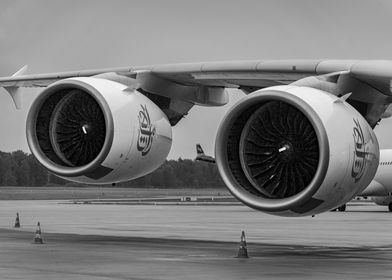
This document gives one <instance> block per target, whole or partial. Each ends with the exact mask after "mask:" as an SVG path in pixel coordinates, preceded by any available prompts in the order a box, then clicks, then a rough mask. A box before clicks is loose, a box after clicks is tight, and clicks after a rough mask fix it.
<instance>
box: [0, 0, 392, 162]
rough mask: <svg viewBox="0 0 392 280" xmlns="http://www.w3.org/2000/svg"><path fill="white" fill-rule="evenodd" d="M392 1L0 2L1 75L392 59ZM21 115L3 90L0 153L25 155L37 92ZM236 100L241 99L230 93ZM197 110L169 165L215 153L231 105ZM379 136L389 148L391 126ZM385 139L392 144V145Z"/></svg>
mask: <svg viewBox="0 0 392 280" xmlns="http://www.w3.org/2000/svg"><path fill="white" fill-rule="evenodd" d="M391 26H392V2H391V1H370V0H369V1H359V0H353V1H342V0H336V1H315V0H309V1H293V0H287V1H283V0H271V1H261V0H258V1H247V0H242V1H228V0H227V1H212V0H209V1H204V0H200V1H185V0H178V1H176V0H166V1H158V0H157V1H149V0H147V1H146V0H144V1H116V0H114V1H113V0H111V1H97V0H94V1H92V0H91V1H82V0H79V1H72V0H67V1H57V0H46V1H43V0H35V1H28V0H26V1H16V0H10V1H7V0H1V2H0V42H1V44H0V75H1V76H5V75H9V74H12V73H13V72H15V71H17V70H18V68H20V67H22V66H23V65H25V64H28V65H29V66H30V69H29V72H30V73H41V72H51V71H66V70H77V69H91V68H101V67H113V66H126V65H146V64H163V63H177V62H199V61H214V60H238V59H284V58H338V59H339V58H340V59H392V52H391V49H392V38H391V36H390V27H391ZM23 92H24V93H25V94H24V97H23V102H24V109H23V110H21V111H16V110H15V109H14V107H13V104H12V101H11V99H10V97H9V96H8V95H7V94H6V93H5V91H4V90H3V89H0V110H1V111H0V116H1V118H0V131H1V133H2V135H1V141H0V150H3V151H12V150H16V149H22V150H25V151H28V147H27V144H26V140H25V133H24V125H25V123H24V121H25V118H26V114H27V110H28V107H29V106H30V104H31V102H32V100H33V99H34V97H35V96H36V94H37V92H39V90H36V89H26V90H24V91H23ZM231 93H232V95H233V99H234V100H237V99H238V98H239V97H240V94H239V93H238V92H235V91H231ZM231 105H232V103H231V104H230V105H228V106H225V107H223V108H213V109H211V108H200V107H198V108H196V107H195V108H193V109H192V110H191V112H190V114H189V115H188V117H187V118H186V119H185V120H183V121H182V122H181V123H180V124H179V125H178V126H177V127H175V128H174V141H173V147H172V152H171V153H170V156H169V157H170V158H178V157H179V156H181V157H183V158H184V157H185V158H192V157H194V153H195V151H194V145H195V143H198V142H200V143H201V144H202V145H203V146H204V147H205V150H206V151H207V152H208V153H210V154H212V153H213V144H214V138H215V133H216V129H217V127H218V124H219V121H220V119H221V118H222V115H223V114H224V112H225V111H227V108H228V107H230V106H231ZM384 122H385V124H383V127H379V128H377V129H376V132H377V133H378V135H379V138H380V143H381V146H382V147H392V141H388V140H389V138H391V136H392V133H390V132H389V130H390V128H391V126H392V121H389V120H388V121H384ZM388 142H389V143H388Z"/></svg>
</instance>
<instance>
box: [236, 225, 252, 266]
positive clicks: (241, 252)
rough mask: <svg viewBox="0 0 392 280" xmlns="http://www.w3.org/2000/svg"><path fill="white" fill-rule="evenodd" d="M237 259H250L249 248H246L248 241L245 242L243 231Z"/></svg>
mask: <svg viewBox="0 0 392 280" xmlns="http://www.w3.org/2000/svg"><path fill="white" fill-rule="evenodd" d="M237 258H242V259H247V258H249V255H248V247H247V246H246V240H245V231H242V234H241V241H240V248H239V249H238V254H237Z"/></svg>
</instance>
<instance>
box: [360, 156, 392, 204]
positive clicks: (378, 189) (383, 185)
mask: <svg viewBox="0 0 392 280" xmlns="http://www.w3.org/2000/svg"><path fill="white" fill-rule="evenodd" d="M360 196H366V197H371V199H372V200H373V201H374V202H375V203H376V204H377V205H385V206H388V210H389V211H390V212H392V149H388V150H380V163H379V166H378V169H377V173H376V176H374V179H373V181H372V182H371V183H370V185H369V186H368V187H367V188H366V189H365V190H364V191H363V192H362V193H361V194H360Z"/></svg>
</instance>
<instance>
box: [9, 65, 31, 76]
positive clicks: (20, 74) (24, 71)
mask: <svg viewBox="0 0 392 280" xmlns="http://www.w3.org/2000/svg"><path fill="white" fill-rule="evenodd" d="M28 68H29V66H28V65H25V66H23V67H22V68H20V69H19V70H18V71H16V73H15V74H14V75H12V77H18V76H23V75H24V73H26V71H27V69H28Z"/></svg>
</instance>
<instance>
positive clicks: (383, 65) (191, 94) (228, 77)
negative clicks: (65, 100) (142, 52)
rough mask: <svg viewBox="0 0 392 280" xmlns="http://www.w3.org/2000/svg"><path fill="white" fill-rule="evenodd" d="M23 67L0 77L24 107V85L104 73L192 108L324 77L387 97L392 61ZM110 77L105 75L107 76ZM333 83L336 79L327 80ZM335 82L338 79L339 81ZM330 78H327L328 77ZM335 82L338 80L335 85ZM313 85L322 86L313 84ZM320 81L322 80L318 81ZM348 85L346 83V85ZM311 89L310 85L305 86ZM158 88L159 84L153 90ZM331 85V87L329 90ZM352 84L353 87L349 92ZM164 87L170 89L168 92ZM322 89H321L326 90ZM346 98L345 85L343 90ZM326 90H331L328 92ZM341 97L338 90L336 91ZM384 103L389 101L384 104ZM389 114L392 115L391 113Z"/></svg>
mask: <svg viewBox="0 0 392 280" xmlns="http://www.w3.org/2000/svg"><path fill="white" fill-rule="evenodd" d="M24 72H25V68H22V69H21V70H20V71H18V72H17V73H15V74H14V75H13V76H11V77H3V78H0V87H3V88H5V89H6V90H7V91H8V92H9V93H10V95H11V97H12V98H13V100H14V102H15V104H16V107H17V108H20V101H19V100H20V96H19V95H20V94H19V93H18V91H17V89H18V88H20V87H46V86H48V85H50V84H52V83H54V82H56V81H58V80H62V79H66V78H72V77H91V76H97V75H98V76H99V75H105V74H112V75H117V77H128V78H133V79H136V80H137V81H138V82H139V83H140V84H141V86H140V87H141V88H142V89H144V90H146V91H147V92H152V93H154V94H158V95H163V96H166V97H168V98H176V99H182V100H184V101H186V102H189V103H190V104H198V105H206V106H220V105H224V104H226V103H227V102H228V96H227V95H226V92H224V90H223V89H224V88H238V89H240V90H243V91H244V92H245V93H250V92H253V91H255V90H258V89H261V88H265V87H270V86H276V85H286V84H290V83H293V82H296V81H298V80H301V79H304V78H307V77H320V76H321V77H322V75H334V74H336V76H338V75H340V74H346V75H350V77H353V78H355V79H358V80H359V81H361V82H363V83H365V84H368V85H370V86H371V87H373V88H375V89H376V90H377V91H379V92H381V93H382V94H383V95H384V96H385V97H387V96H388V97H389V96H390V95H391V91H390V81H391V78H392V61H388V60H358V61H355V60H266V61H259V60H250V61H226V62H206V63H188V64H167V65H150V66H135V67H131V66H130V67H118V68H106V69H95V70H81V71H70V72H58V73H48V74H32V75H24V74H23V73H24ZM105 78H106V77H105ZM329 79H330V80H331V79H332V80H333V79H334V78H333V77H332V78H329ZM335 79H337V78H335ZM327 80H328V78H327ZM333 82H334V83H335V82H336V81H333ZM311 83H312V84H311V85H310V86H311V87H316V88H317V87H319V86H318V85H314V84H313V82H311ZM317 83H318V82H317ZM344 84H345V85H346V84H347V83H344ZM302 85H305V86H308V85H307V84H302ZM154 86H157V87H156V88H157V89H155V88H154ZM329 87H330V86H329ZM351 87H352V85H350V88H351ZM162 88H166V89H170V90H168V92H167V93H165V92H162V90H161V89H162ZM320 89H323V88H322V86H321V88H320ZM339 90H340V91H341V92H342V94H346V93H347V92H345V90H346V89H345V87H343V88H342V87H340V88H339ZM327 91H330V92H331V90H330V89H328V90H327ZM335 94H336V95H340V92H336V93H335ZM351 98H354V99H357V100H360V101H361V102H365V103H367V104H369V103H372V102H373V98H372V97H370V99H369V98H368V97H367V96H365V97H364V96H362V95H361V94H359V95H358V94H355V95H353V96H352V97H351ZM382 102H383V103H385V104H387V103H388V104H389V103H391V100H389V99H388V100H386V101H385V100H384V101H382ZM387 113H388V114H389V113H391V114H392V112H389V111H387Z"/></svg>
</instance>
